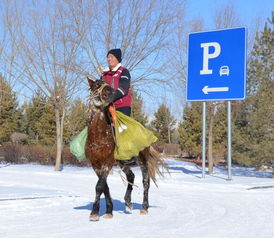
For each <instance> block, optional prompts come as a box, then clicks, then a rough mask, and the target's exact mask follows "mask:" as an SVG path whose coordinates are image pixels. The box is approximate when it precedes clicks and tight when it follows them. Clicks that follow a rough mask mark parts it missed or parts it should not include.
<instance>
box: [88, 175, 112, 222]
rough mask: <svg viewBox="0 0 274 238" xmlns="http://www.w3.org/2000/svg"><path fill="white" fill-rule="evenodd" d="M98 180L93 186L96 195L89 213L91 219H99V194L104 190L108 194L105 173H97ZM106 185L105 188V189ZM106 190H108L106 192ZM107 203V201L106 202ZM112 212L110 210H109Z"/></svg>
mask: <svg viewBox="0 0 274 238" xmlns="http://www.w3.org/2000/svg"><path fill="white" fill-rule="evenodd" d="M97 176H98V182H97V184H96V187H95V191H96V196H95V201H94V203H93V207H92V211H91V214H90V220H91V221H98V220H99V210H100V197H101V194H102V193H103V192H104V193H105V192H106V193H108V194H109V190H108V186H107V174H97ZM106 187H107V189H106ZM107 191H108V192H107ZM107 204H108V203H107ZM111 213H112V210H111Z"/></svg>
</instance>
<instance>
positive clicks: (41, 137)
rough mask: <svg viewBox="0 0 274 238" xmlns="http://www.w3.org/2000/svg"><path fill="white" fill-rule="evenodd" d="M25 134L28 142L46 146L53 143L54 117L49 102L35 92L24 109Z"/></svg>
mask: <svg viewBox="0 0 274 238" xmlns="http://www.w3.org/2000/svg"><path fill="white" fill-rule="evenodd" d="M26 117H27V120H28V126H27V129H26V130H27V134H28V135H29V138H30V142H32V143H42V144H46V145H50V144H54V143H55V116H54V110H53V108H52V105H51V104H50V102H49V101H48V100H47V99H46V98H45V97H43V96H42V94H41V92H39V91H37V92H36V93H35V96H34V97H33V98H32V102H31V103H30V104H29V105H28V107H27V108H26Z"/></svg>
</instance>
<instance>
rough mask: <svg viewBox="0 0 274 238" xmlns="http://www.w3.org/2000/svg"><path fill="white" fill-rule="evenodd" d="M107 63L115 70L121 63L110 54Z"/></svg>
mask: <svg viewBox="0 0 274 238" xmlns="http://www.w3.org/2000/svg"><path fill="white" fill-rule="evenodd" d="M107 61H108V66H109V68H110V69H113V68H115V67H116V66H117V64H119V61H118V60H117V58H116V57H115V56H114V55H113V54H108V57H107Z"/></svg>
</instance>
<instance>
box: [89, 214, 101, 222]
mask: <svg viewBox="0 0 274 238" xmlns="http://www.w3.org/2000/svg"><path fill="white" fill-rule="evenodd" d="M89 220H90V221H99V215H98V214H91V215H90V216H89Z"/></svg>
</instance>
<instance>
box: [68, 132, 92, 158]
mask: <svg viewBox="0 0 274 238" xmlns="http://www.w3.org/2000/svg"><path fill="white" fill-rule="evenodd" d="M87 135H88V128H87V127H85V128H84V129H83V130H82V131H81V132H80V133H79V134H78V135H76V136H75V137H74V138H73V140H72V141H71V142H70V144H69V147H70V152H71V153H72V154H74V155H75V156H76V157H77V159H78V160H80V161H81V160H86V159H87V158H86V153H85V146H86V140H87Z"/></svg>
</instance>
